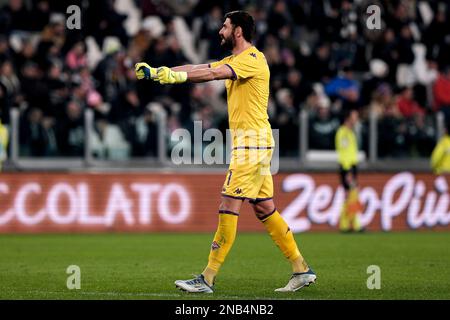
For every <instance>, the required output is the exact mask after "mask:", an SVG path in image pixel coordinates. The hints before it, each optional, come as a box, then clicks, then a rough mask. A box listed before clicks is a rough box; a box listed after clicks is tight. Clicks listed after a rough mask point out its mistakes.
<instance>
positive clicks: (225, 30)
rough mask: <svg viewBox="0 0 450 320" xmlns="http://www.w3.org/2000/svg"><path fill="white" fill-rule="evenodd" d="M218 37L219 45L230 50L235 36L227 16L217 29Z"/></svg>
mask: <svg viewBox="0 0 450 320" xmlns="http://www.w3.org/2000/svg"><path fill="white" fill-rule="evenodd" d="M219 36H220V39H221V40H222V41H221V42H220V45H221V46H222V48H224V49H225V50H232V49H233V48H234V47H235V45H236V38H235V36H234V27H233V25H232V24H231V21H230V19H229V18H227V19H226V20H225V22H224V23H223V25H222V29H220V31H219Z"/></svg>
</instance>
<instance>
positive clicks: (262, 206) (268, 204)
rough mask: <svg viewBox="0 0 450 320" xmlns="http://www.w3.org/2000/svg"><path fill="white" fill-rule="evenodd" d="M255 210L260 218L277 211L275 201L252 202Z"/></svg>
mask: <svg viewBox="0 0 450 320" xmlns="http://www.w3.org/2000/svg"><path fill="white" fill-rule="evenodd" d="M252 206H253V212H254V213H255V215H256V217H257V218H258V219H260V220H261V219H264V218H265V217H267V215H270V214H271V213H273V212H274V211H275V204H274V203H273V201H264V202H258V203H254V204H252Z"/></svg>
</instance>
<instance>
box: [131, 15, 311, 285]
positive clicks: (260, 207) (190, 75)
mask: <svg viewBox="0 0 450 320" xmlns="http://www.w3.org/2000/svg"><path fill="white" fill-rule="evenodd" d="M254 27H255V26H254V21H253V18H252V17H251V16H250V15H249V14H248V13H246V12H244V11H233V12H230V13H227V14H226V15H225V21H224V23H223V25H222V28H221V29H220V31H219V36H220V37H221V45H222V47H224V48H226V49H229V50H231V53H232V55H230V56H228V57H226V58H224V59H222V60H221V61H218V62H214V63H211V64H201V65H195V66H194V65H184V66H178V67H173V68H168V67H159V68H152V67H150V66H149V65H148V64H146V63H137V64H136V76H137V78H138V79H152V80H155V81H158V82H159V83H161V84H174V83H184V82H187V81H189V82H194V83H198V82H206V81H212V80H221V79H226V81H225V86H226V89H227V100H228V115H229V127H230V131H231V135H232V154H231V162H230V166H229V170H228V173H227V176H226V178H225V182H224V184H223V187H222V202H221V204H220V207H219V210H218V213H219V224H218V228H217V232H216V234H215V236H214V239H213V242H212V245H211V250H210V254H209V259H208V265H207V266H206V268H205V269H204V270H203V272H202V274H200V275H199V276H198V277H196V278H194V279H190V280H177V281H175V285H176V286H177V287H178V288H179V289H181V290H184V291H187V292H203V293H212V292H213V291H214V280H215V277H216V275H217V273H218V272H219V269H220V267H221V266H222V264H223V263H224V261H225V258H226V257H227V254H228V252H229V251H230V249H231V247H232V245H233V242H234V239H235V236H236V228H237V222H238V217H239V212H240V209H241V205H242V203H243V202H244V200H249V202H250V204H251V205H252V207H253V210H254V213H255V215H256V217H257V218H258V219H259V220H260V221H261V222H262V223H263V224H264V226H265V228H266V229H267V231H268V233H269V234H270V236H271V237H272V239H273V241H274V242H275V243H276V245H277V246H278V247H279V248H280V250H281V251H282V253H283V254H284V256H285V257H286V258H287V259H288V260H289V261H290V263H291V265H292V271H293V274H292V276H291V278H290V280H289V281H288V283H287V285H286V286H285V287H282V288H279V289H276V290H275V291H281V292H286V291H296V290H298V289H300V288H302V287H304V286H308V285H309V284H310V283H313V282H314V281H315V279H316V275H315V274H314V272H313V271H312V270H311V269H310V268H309V267H308V265H307V263H306V262H305V260H304V259H303V257H302V255H301V254H300V251H299V250H298V248H297V244H296V242H295V239H294V235H293V234H292V231H291V230H290V228H289V226H288V225H287V224H286V222H285V221H284V220H283V218H282V217H281V215H280V213H279V212H278V211H277V209H276V207H275V204H274V201H273V181H272V175H271V173H270V160H271V158H272V153H273V149H274V140H273V137H272V129H271V127H270V124H269V121H268V114H267V105H268V98H269V78H270V71H269V67H268V65H267V62H266V59H265V57H264V54H263V53H261V52H260V51H259V50H258V49H257V48H255V47H254V46H253V45H252V43H251V40H252V36H253V32H254Z"/></svg>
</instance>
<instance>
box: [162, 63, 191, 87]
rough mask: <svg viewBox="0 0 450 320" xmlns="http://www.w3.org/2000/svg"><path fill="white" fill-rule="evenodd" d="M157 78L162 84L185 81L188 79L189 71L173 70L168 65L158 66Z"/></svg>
mask: <svg viewBox="0 0 450 320" xmlns="http://www.w3.org/2000/svg"><path fill="white" fill-rule="evenodd" d="M156 79H157V80H158V81H159V83H161V84H172V83H183V82H186V80H187V72H184V71H180V72H177V71H172V70H171V69H170V68H168V67H160V68H158V72H157V77H156Z"/></svg>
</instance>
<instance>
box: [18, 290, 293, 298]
mask: <svg viewBox="0 0 450 320" xmlns="http://www.w3.org/2000/svg"><path fill="white" fill-rule="evenodd" d="M10 292H14V293H22V294H55V295H58V294H74V295H77V294H79V295H87V296H115V297H120V296H127V297H134V296H139V297H177V298H180V297H186V296H188V295H189V294H188V293H185V294H175V293H147V292H136V293H133V292H105V291H78V290H77V291H72V290H71V291H44V290H28V291H17V290H11V291H10ZM192 297H198V295H194V294H193V295H192ZM208 297H211V298H214V296H210V295H208ZM218 298H221V299H222V298H225V299H249V300H278V299H277V298H274V297H251V298H249V297H245V298H244V297H239V296H227V295H220V296H219V297H218ZM286 298H287V297H281V296H280V298H279V299H282V300H285V299H286ZM212 300H214V299H212ZM296 300H297V299H296Z"/></svg>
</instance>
